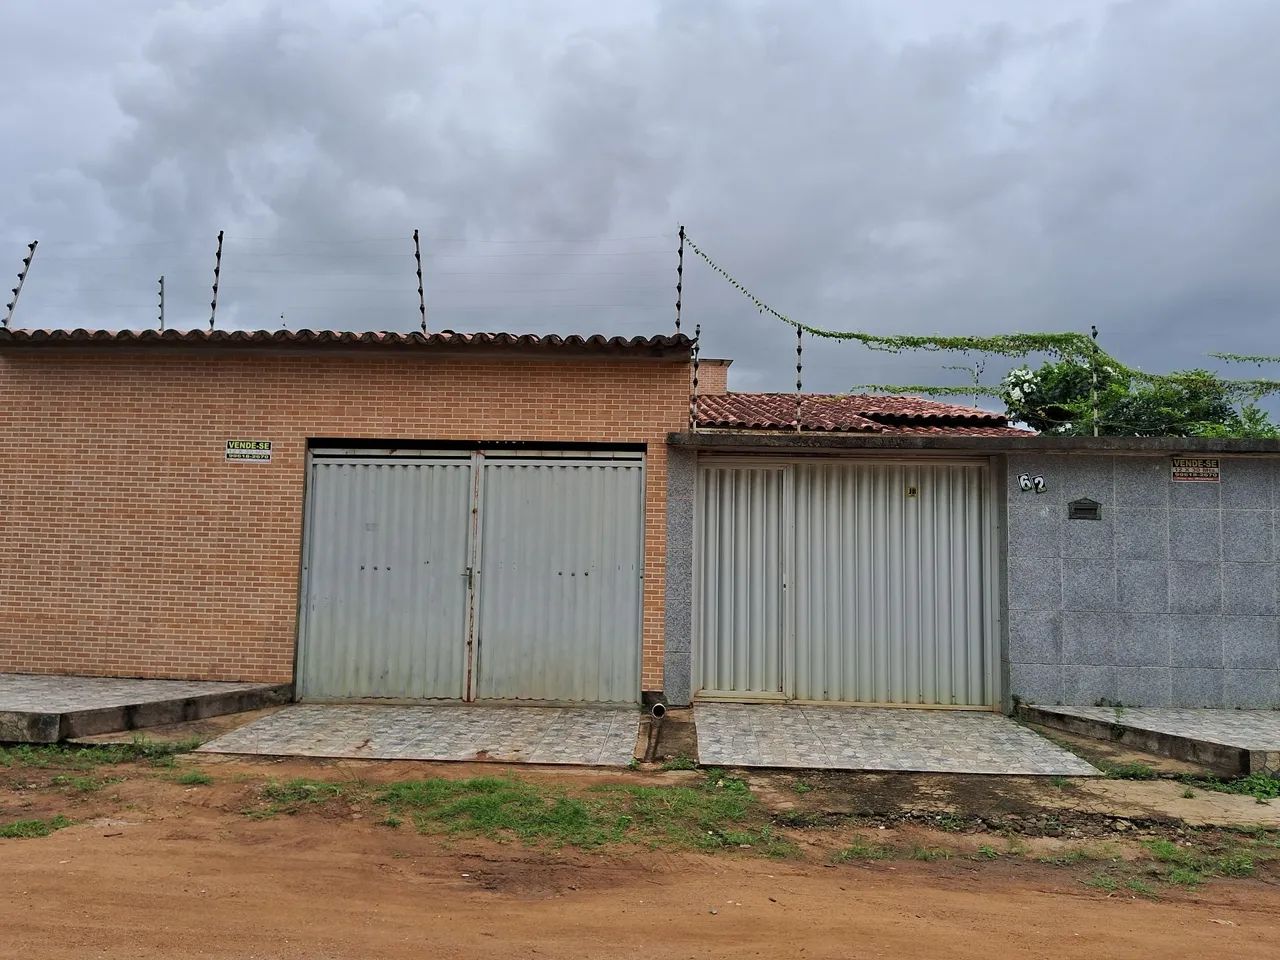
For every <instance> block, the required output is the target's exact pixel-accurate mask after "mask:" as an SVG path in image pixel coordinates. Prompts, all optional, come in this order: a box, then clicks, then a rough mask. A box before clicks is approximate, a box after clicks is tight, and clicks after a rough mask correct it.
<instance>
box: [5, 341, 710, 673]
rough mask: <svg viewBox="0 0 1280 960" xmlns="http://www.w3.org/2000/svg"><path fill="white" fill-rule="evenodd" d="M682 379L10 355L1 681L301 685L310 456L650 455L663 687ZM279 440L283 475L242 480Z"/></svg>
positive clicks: (664, 373)
mask: <svg viewBox="0 0 1280 960" xmlns="http://www.w3.org/2000/svg"><path fill="white" fill-rule="evenodd" d="M688 385H689V367H688V364H687V362H686V361H685V360H683V359H674V360H673V359H664V360H659V359H644V360H641V359H626V358H621V359H620V358H613V357H590V356H586V357H583V356H577V357H571V358H557V359H552V358H543V357H528V356H517V355H513V354H500V353H490V354H486V355H476V354H469V353H434V354H433V353H426V352H423V353H412V354H407V353H399V352H397V353H385V354H384V353H372V352H361V351H350V352H343V353H336V352H333V351H312V352H304V351H298V352H287V353H285V352H279V353H277V352H268V351H246V350H241V351H230V350H228V351H215V350H212V349H208V348H203V349H202V348H193V349H186V350H182V349H171V348H142V349H130V348H119V347H110V348H93V347H89V348H79V347H60V348H50V349H31V350H13V351H9V352H6V353H5V354H4V355H2V356H0V570H2V571H3V575H2V577H0V671H10V672H13V671H17V672H31V673H83V674H100V675H109V676H135V677H173V678H205V679H218V680H263V681H275V682H287V681H290V680H292V679H293V662H294V643H295V635H296V624H297V610H298V576H299V556H300V551H301V543H302V516H303V491H304V476H305V466H306V451H307V442H308V439H339V438H342V439H357V438H369V439H379V440H399V441H430V440H437V441H438V440H475V441H511V440H519V441H542V442H546V443H548V444H556V443H574V442H599V443H628V444H634V443H643V444H646V445H647V461H646V488H645V500H646V504H645V510H646V514H645V563H644V567H645V581H644V604H643V611H644V612H643V619H644V624H643V670H642V684H643V686H644V688H645V689H654V690H658V689H661V687H662V649H663V591H664V573H665V556H666V489H667V476H666V447H665V443H664V441H665V437H666V434H667V433H668V432H669V431H671V430H680V429H683V428H684V426H685V424H686V420H687V417H688ZM240 438H243V439H268V440H271V441H272V442H273V444H274V449H273V460H272V461H271V462H270V463H234V462H231V463H229V462H226V461H225V459H224V451H225V444H226V441H227V440H229V439H240Z"/></svg>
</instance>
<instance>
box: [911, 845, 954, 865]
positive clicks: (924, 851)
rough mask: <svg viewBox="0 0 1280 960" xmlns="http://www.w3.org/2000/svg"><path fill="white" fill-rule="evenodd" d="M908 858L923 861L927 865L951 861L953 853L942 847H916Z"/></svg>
mask: <svg viewBox="0 0 1280 960" xmlns="http://www.w3.org/2000/svg"><path fill="white" fill-rule="evenodd" d="M907 856H908V857H909V858H910V859H912V860H922V861H924V862H925V863H933V862H934V861H936V860H950V859H951V851H950V850H944V849H943V848H942V847H921V846H915V847H912V848H911V851H910V852H909V853H908V854H907Z"/></svg>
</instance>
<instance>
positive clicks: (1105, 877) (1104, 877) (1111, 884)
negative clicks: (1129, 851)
mask: <svg viewBox="0 0 1280 960" xmlns="http://www.w3.org/2000/svg"><path fill="white" fill-rule="evenodd" d="M1084 885H1085V886H1086V887H1093V888H1095V889H1097V890H1103V891H1105V892H1107V893H1115V892H1116V890H1118V889H1119V888H1120V881H1119V880H1117V879H1116V878H1115V877H1113V876H1111V874H1109V873H1105V872H1103V871H1101V870H1099V871H1098V872H1097V873H1095V874H1093V875H1092V876H1090V877H1088V878H1087V879H1086V880H1085V881H1084Z"/></svg>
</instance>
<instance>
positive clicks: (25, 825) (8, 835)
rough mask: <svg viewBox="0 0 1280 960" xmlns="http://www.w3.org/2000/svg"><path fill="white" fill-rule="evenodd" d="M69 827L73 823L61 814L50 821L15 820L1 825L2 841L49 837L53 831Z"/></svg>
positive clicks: (0, 836) (0, 834) (0, 837)
mask: <svg viewBox="0 0 1280 960" xmlns="http://www.w3.org/2000/svg"><path fill="white" fill-rule="evenodd" d="M69 826H71V821H70V820H68V819H67V818H66V817H64V816H62V815H61V814H59V815H58V816H56V817H51V818H49V819H48V820H15V821H13V822H12V823H4V824H0V839H4V840H29V839H31V838H33V837H47V836H49V834H51V833H53V831H55V830H61V829H62V828H63V827H69Z"/></svg>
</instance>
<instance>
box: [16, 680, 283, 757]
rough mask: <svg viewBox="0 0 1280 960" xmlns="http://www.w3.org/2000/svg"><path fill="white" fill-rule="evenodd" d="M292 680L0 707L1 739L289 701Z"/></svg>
mask: <svg viewBox="0 0 1280 960" xmlns="http://www.w3.org/2000/svg"><path fill="white" fill-rule="evenodd" d="M292 699H293V684H290V683H281V684H264V685H263V686H261V687H254V688H251V689H248V690H231V691H226V692H215V693H204V694H197V695H194V696H188V697H176V698H174V699H170V700H147V701H143V702H140V703H129V704H123V705H118V706H111V707H100V708H96V709H88V710H72V711H68V712H66V713H44V712H40V711H34V710H31V711H27V710H6V711H0V741H9V742H18V743H57V742H58V741H60V740H70V739H73V738H75V737H90V736H94V735H95V734H100V733H117V732H119V731H121V730H137V729H141V728H143V727H154V726H159V725H160V724H165V723H182V722H185V721H187V720H203V719H204V718H206V717H218V716H222V715H224V714H228V713H243V712H245V711H248V710H258V709H261V708H262V707H271V706H276V705H277V704H282V703H289V702H290V701H291V700H292Z"/></svg>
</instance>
